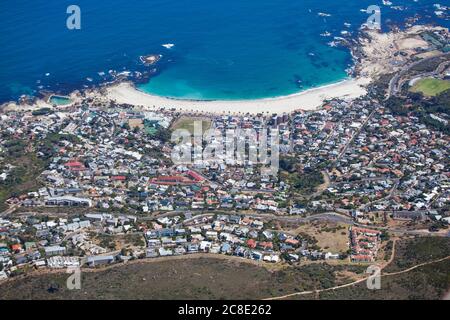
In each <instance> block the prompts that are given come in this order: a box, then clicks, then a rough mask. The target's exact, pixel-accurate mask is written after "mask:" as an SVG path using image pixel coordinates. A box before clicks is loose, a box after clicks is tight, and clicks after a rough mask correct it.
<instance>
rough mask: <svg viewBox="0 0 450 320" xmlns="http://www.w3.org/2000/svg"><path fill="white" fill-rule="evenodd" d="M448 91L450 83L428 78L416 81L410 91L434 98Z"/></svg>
mask: <svg viewBox="0 0 450 320" xmlns="http://www.w3.org/2000/svg"><path fill="white" fill-rule="evenodd" d="M448 89H450V81H447V80H439V79H433V78H428V79H422V80H419V81H417V82H416V83H415V84H414V86H413V87H412V88H411V89H410V91H411V92H420V93H423V94H424V95H425V96H429V97H434V96H436V95H438V94H440V93H442V92H444V91H446V90H448Z"/></svg>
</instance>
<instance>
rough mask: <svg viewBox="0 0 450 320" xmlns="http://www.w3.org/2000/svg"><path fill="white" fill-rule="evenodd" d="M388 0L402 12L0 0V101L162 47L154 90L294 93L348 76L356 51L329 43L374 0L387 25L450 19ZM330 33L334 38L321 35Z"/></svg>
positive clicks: (263, 1) (409, 0)
mask: <svg viewBox="0 0 450 320" xmlns="http://www.w3.org/2000/svg"><path fill="white" fill-rule="evenodd" d="M392 2H393V5H394V6H401V7H403V8H404V9H405V10H398V8H397V9H396V8H390V7H388V6H385V5H383V4H382V1H381V0H345V1H344V0H227V1H224V0H221V1H220V0H139V1H138V0H95V1H94V0H70V1H66V0H33V1H30V0H14V1H6V0H0V24H1V26H0V32H1V34H0V101H2V102H3V101H6V100H11V99H17V98H18V97H19V96H20V95H22V94H32V95H33V94H37V93H38V92H39V90H42V89H44V90H52V91H56V92H59V93H63V94H64V93H68V92H70V91H72V90H74V89H82V88H83V87H85V86H92V85H96V84H98V83H101V82H104V81H108V80H110V76H109V73H108V72H109V71H110V70H115V71H117V72H120V71H123V70H129V71H140V72H142V71H146V69H148V67H145V66H143V65H142V63H140V60H139V57H140V56H141V55H146V54H162V55H163V58H162V59H161V61H160V62H159V63H158V65H157V66H156V68H157V73H156V74H155V75H154V76H153V77H152V78H151V79H150V81H149V82H147V83H143V84H139V88H140V89H141V90H144V91H147V92H150V93H154V94H158V95H163V96H170V97H184V98H192V99H251V98H262V97H273V96H280V95H286V94H291V93H295V92H298V91H301V90H304V89H308V88H311V87H314V86H319V85H321V84H327V83H332V82H336V81H339V80H342V79H344V78H345V77H346V72H345V69H346V68H348V67H349V66H351V64H352V60H351V56H350V53H349V52H348V50H347V49H346V48H342V47H330V46H329V45H327V43H328V42H330V41H332V40H333V37H334V36H341V31H343V30H346V31H349V32H352V33H353V34H356V32H357V31H358V29H359V27H360V26H361V24H362V23H364V22H365V21H366V19H367V17H368V15H367V14H366V13H364V12H362V11H361V9H366V8H367V7H368V6H369V5H371V4H376V5H379V6H380V7H381V13H382V26H383V28H384V30H387V26H388V24H390V23H395V24H401V23H402V22H403V21H404V20H405V18H407V17H411V16H414V15H415V14H420V15H421V16H422V21H423V22H434V23H437V24H440V25H444V26H447V27H448V26H449V21H448V20H445V19H443V18H439V17H437V16H436V15H435V14H434V11H435V10H436V9H435V8H434V7H433V4H435V3H441V4H447V5H448V2H447V3H445V2H444V1H442V0H418V1H417V2H416V1H414V0H392ZM71 4H76V5H78V6H79V7H80V8H81V30H68V29H67V28H66V19H67V17H68V14H67V13H66V9H67V7H68V6H69V5H71ZM319 13H325V14H327V15H319ZM328 14H330V15H331V16H328ZM349 24H351V25H349ZM326 31H328V32H329V33H331V36H329V37H324V36H321V34H322V33H324V32H326ZM168 43H171V44H174V46H173V48H171V49H167V48H165V47H163V46H162V45H163V44H168ZM103 73H105V75H103Z"/></svg>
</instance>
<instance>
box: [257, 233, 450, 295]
mask: <svg viewBox="0 0 450 320" xmlns="http://www.w3.org/2000/svg"><path fill="white" fill-rule="evenodd" d="M394 256H395V240H394V244H393V247H392V255H391V258H390V259H389V261H388V262H387V263H386V264H385V265H384V266H383V267H382V270H383V269H384V268H386V267H387V266H388V265H389V264H390V263H391V262H392V261H393V260H394ZM448 259H450V256H446V257H444V258H441V259H436V260H433V261H428V262H423V263H420V264H418V265H415V266H413V267H411V268H408V269H405V270H402V271H397V272H392V273H385V274H380V276H381V277H389V276H395V275H399V274H403V273H407V272H410V271H412V270H415V269H417V268H420V267H423V266H426V265H430V264H433V263H437V262H441V261H445V260H448ZM369 277H370V276H367V277H364V278H362V279H359V280H356V281H354V282H350V283H347V284H343V285H339V286H335V287H331V288H327V289H320V290H311V291H302V292H296V293H291V294H286V295H283V296H278V297H271V298H266V299H264V300H282V299H287V298H290V297H294V296H304V295H308V294H317V293H321V292H326V291H332V290H337V289H341V288H347V287H351V286H354V285H356V284H358V283H361V282H364V281H367V279H369Z"/></svg>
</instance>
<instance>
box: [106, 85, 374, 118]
mask: <svg viewBox="0 0 450 320" xmlns="http://www.w3.org/2000/svg"><path fill="white" fill-rule="evenodd" d="M370 82H371V80H370V78H350V79H347V80H342V81H340V82H337V83H333V84H328V85H324V86H320V87H316V88H311V89H308V90H305V91H302V92H299V93H295V94H291V95H287V96H280V97H274V98H263V99H254V100H188V99H175V98H168V97H161V96H156V95H152V94H148V93H145V92H143V91H140V90H138V89H137V88H136V87H135V86H134V84H133V83H131V82H122V83H119V84H115V85H112V86H108V87H106V88H105V91H106V92H105V94H104V97H105V98H106V99H108V100H112V101H115V102H116V103H123V104H131V105H134V106H141V107H143V108H146V109H153V110H159V109H167V110H173V109H175V110H177V111H185V112H199V113H213V114H226V113H233V114H236V113H238V114H239V113H241V114H246V113H249V114H258V113H266V112H267V113H284V112H286V113H289V112H293V111H296V110H315V109H317V108H318V107H320V106H322V104H323V102H324V101H325V100H331V99H336V98H340V99H355V98H358V97H360V96H363V95H365V94H366V93H367V91H366V86H367V85H368V84H369V83H370Z"/></svg>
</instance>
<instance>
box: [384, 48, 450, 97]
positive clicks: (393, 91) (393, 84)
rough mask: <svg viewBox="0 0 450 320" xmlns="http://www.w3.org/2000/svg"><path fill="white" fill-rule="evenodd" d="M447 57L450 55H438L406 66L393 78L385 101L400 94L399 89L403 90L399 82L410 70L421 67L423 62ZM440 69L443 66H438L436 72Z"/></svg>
mask: <svg viewBox="0 0 450 320" xmlns="http://www.w3.org/2000/svg"><path fill="white" fill-rule="evenodd" d="M446 55H448V56H450V53H441V54H439V55H436V56H434V57H430V58H425V59H422V60H419V61H416V62H413V63H411V64H409V65H407V66H405V67H404V68H403V69H402V70H400V71H399V72H397V74H396V75H395V76H394V77H392V79H391V81H389V88H388V93H387V95H386V99H385V100H388V99H389V98H390V97H391V96H395V95H396V94H397V93H398V91H399V89H400V88H401V87H400V86H399V85H398V81H399V80H400V79H401V77H403V76H404V75H405V74H406V73H407V72H408V71H409V70H411V69H412V68H414V67H415V66H417V65H419V64H421V63H423V62H426V61H430V60H432V59H435V58H439V57H443V56H446ZM440 67H441V64H440V65H439V66H438V68H437V70H435V72H436V71H438V70H439V68H440ZM417 76H420V75H417Z"/></svg>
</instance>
